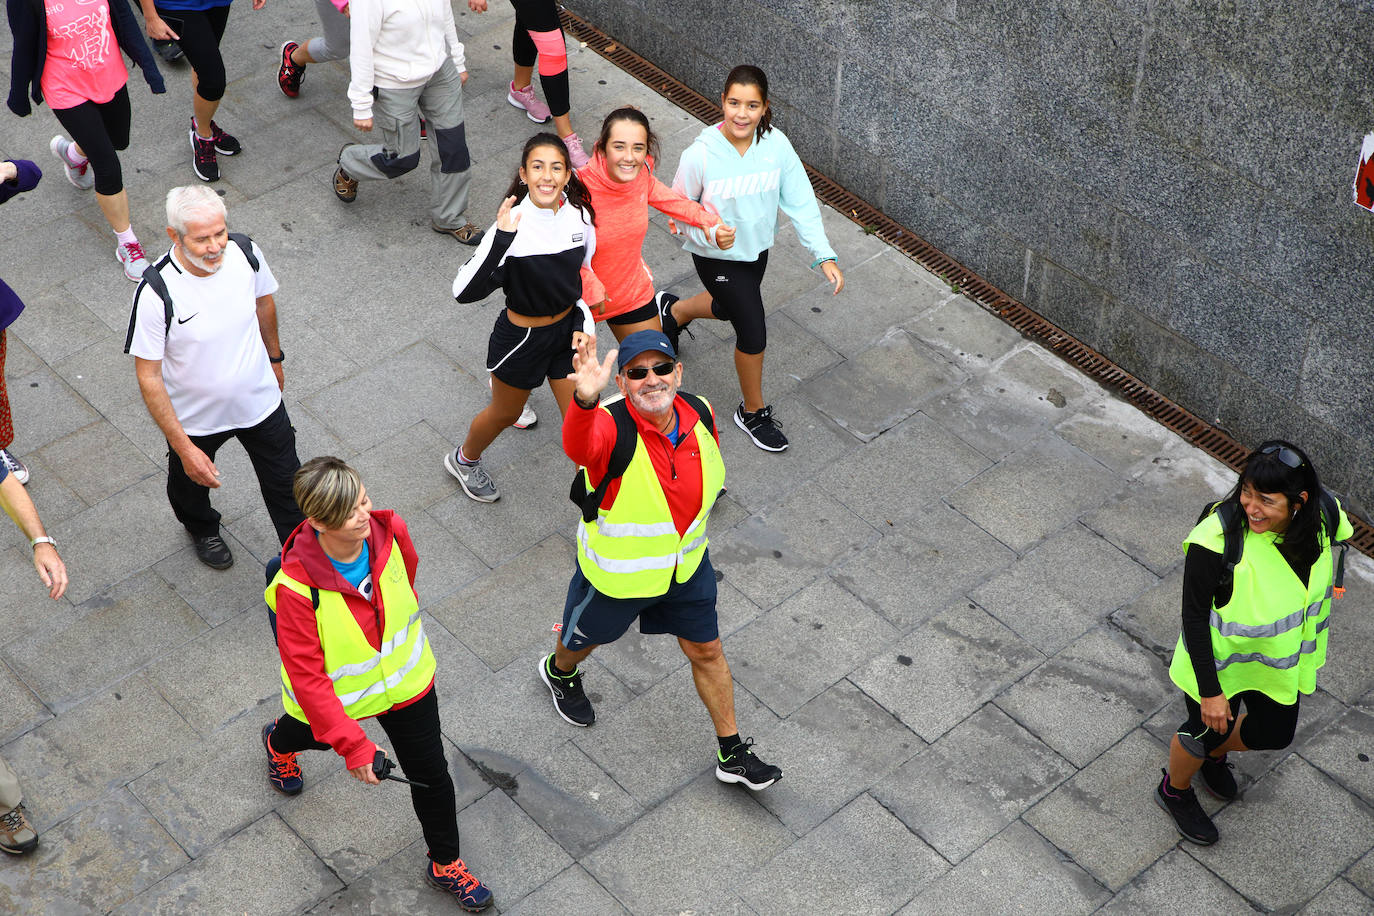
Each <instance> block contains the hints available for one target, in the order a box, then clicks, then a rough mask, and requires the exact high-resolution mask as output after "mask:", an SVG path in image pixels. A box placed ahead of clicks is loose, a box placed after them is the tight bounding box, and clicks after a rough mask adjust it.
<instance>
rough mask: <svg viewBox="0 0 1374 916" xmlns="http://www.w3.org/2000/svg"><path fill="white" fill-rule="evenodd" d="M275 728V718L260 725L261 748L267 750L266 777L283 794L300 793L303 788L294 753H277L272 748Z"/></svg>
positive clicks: (302, 780)
mask: <svg viewBox="0 0 1374 916" xmlns="http://www.w3.org/2000/svg"><path fill="white" fill-rule="evenodd" d="M276 730H277V720H276V719H273V720H272V721H271V722H268V723H267V724H266V725H264V726H263V727H262V749H263V750H265V751H267V779H268V781H269V782H271V783H272V788H274V789H276V790H277V791H278V792H280V793H282V794H283V795H300V794H301V789H304V788H305V780H304V779H302V778H301V765H300V764H299V763H298V762H297V760H296V757H297V756H298V755H296V754H278V753H277V752H276V751H274V750H272V732H274V731H276Z"/></svg>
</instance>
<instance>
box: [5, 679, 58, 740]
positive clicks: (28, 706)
mask: <svg viewBox="0 0 1374 916" xmlns="http://www.w3.org/2000/svg"><path fill="white" fill-rule="evenodd" d="M0 690H3V691H4V695H5V706H4V708H2V709H0V742H4V741H8V740H9V739H11V738H13V737H15V736H17V735H19V734H20V733H22V732H26V731H28V730H29V729H31V728H33V727H34V726H36V725H40V724H42V723H43V722H46V721H47V720H48V719H51V718H52V713H51V712H49V711H48V707H46V706H44V705H43V703H42V701H41V700H39V699H38V697H36V696H34V693H33V691H32V690H30V689H29V688H28V685H26V684H25V683H24V682H23V681H22V680H20V679H19V678H18V676H16V675H15V673H14V671H13V669H11V668H10V666H9V665H6V664H3V663H0Z"/></svg>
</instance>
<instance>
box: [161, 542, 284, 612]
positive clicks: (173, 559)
mask: <svg viewBox="0 0 1374 916" xmlns="http://www.w3.org/2000/svg"><path fill="white" fill-rule="evenodd" d="M220 536H221V537H223V538H224V543H225V544H227V545H228V546H229V549H230V550H231V551H233V553H234V557H235V562H234V565H233V566H231V567H229V568H228V569H211V568H210V567H208V566H206V565H205V564H204V563H202V562H200V560H199V559H197V558H196V548H195V546H194V545H192V544H189V543H188V544H187V545H186V546H185V547H183V548H182V549H181V550H178V551H177V552H176V553H173V554H172V555H171V556H169V557H167V558H166V559H165V560H162V561H160V562H158V563H156V564H155V565H154V566H153V571H154V572H156V573H157V574H158V576H160V577H161V578H162V580H163V581H164V582H166V583H167V585H168V586H170V587H171V588H172V590H173V591H175V592H176V593H177V595H178V596H179V597H180V598H181V600H182V601H185V602H186V603H187V604H189V605H190V606H191V607H192V608H193V609H194V610H195V612H196V613H197V614H199V615H200V617H201V619H202V620H204V621H205V622H206V623H208V624H210V625H211V626H219V625H220V624H222V623H224V622H225V621H227V620H230V619H232V618H234V617H236V616H238V615H239V614H240V613H241V612H242V611H245V610H247V609H249V608H253V609H256V610H258V611H259V612H261V615H262V617H261V619H262V624H263V626H264V627H266V626H267V604H266V602H265V601H264V600H263V596H262V593H263V585H264V581H263V580H264V578H265V573H264V571H263V567H262V565H261V564H259V563H258V562H257V561H256V558H255V557H254V556H253V555H252V554H251V553H249V551H248V548H247V547H244V546H243V545H242V544H240V543H239V542H238V541H237V540H236V539H235V538H234V536H233V535H232V534H230V533H229V532H227V531H223V530H222V529H221V534H220Z"/></svg>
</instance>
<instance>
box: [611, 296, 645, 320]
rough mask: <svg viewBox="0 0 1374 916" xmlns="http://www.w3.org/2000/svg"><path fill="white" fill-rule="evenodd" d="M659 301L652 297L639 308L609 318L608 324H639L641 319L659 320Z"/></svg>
mask: <svg viewBox="0 0 1374 916" xmlns="http://www.w3.org/2000/svg"><path fill="white" fill-rule="evenodd" d="M657 318H658V303H657V302H655V301H654V300H652V299H650V300H649V301H648V302H647V303H645V304H644V305H641V306H640V307H639V308H637V309H630V310H629V311H628V312H625V313H624V314H623V315H616V316H615V317H614V318H607V319H606V323H607V324H638V323H639V322H641V321H650V320H657Z"/></svg>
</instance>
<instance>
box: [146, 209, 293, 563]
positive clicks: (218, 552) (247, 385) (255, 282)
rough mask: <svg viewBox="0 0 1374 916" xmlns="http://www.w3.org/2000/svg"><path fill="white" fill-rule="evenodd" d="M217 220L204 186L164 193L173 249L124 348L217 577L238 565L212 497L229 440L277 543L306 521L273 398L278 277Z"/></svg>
mask: <svg viewBox="0 0 1374 916" xmlns="http://www.w3.org/2000/svg"><path fill="white" fill-rule="evenodd" d="M225 218H226V213H225V209H224V201H222V200H221V199H220V197H219V195H217V194H216V193H215V192H214V191H212V190H210V189H209V188H206V187H204V186H195V187H183V188H173V189H172V190H171V191H170V192H168V194H167V223H168V226H167V235H168V236H170V237H171V239H172V242H173V245H172V250H171V251H169V252H167V254H166V255H164V256H163V257H161V258H159V259H158V261H157V263H156V265H155V267H156V268H157V271H156V276H155V277H152V278H145V279H144V280H143V282H141V283H139V285H138V289H137V290H135V291H134V307H133V314H132V315H131V316H130V318H129V337H128V340H127V341H126V342H125V345H124V350H125V352H126V353H131V354H132V355H133V357H134V364H135V367H136V371H137V374H138V387H139V390H140V391H141V392H142V393H143V402H144V403H145V404H146V405H148V413H150V414H152V417H153V419H154V420H155V421H156V422H157V425H158V426H159V427H160V428H161V429H162V434H163V435H164V436H166V437H167V446H168V452H167V498H168V500H169V501H170V502H171V504H172V511H173V512H174V513H176V517H177V520H178V521H180V522H181V523H182V524H183V525H185V526H186V530H187V531H189V532H190V534H191V538H192V539H193V540H194V541H195V548H196V556H197V557H198V558H199V559H200V561H201V562H202V563H204V564H205V565H207V566H211V567H213V568H215V569H228V568H229V567H230V566H232V565H233V563H234V557H233V554H232V553H230V551H229V545H227V544H225V543H224V540H223V538H221V537H220V533H219V521H220V516H219V513H218V512H216V511H215V510H214V508H213V507H211V505H210V488H211V487H218V486H219V470H218V469H217V468H216V467H215V463H214V458H215V452H216V451H218V450H219V447H220V446H221V445H223V444H224V443H225V442H227V441H228V440H229V439H231V438H237V439H238V440H239V443H240V444H241V445H242V446H243V448H244V451H246V452H247V453H248V457H249V458H250V459H251V460H252V462H253V470H254V471H256V472H257V476H258V484H259V486H260V487H261V488H262V496H263V500H264V501H265V502H266V503H267V512H268V514H269V515H271V517H272V524H273V526H274V527H275V528H276V529H277V537H278V539H280V540H281V541H282V542H285V541H286V537H287V535H289V534H290V533H291V531H292V530H293V529H294V528H295V527H296V526H297V525H298V524H300V522H301V521H303V520H304V516H302V515H301V511H300V509H299V508H297V506H296V500H295V497H293V496H292V494H291V479H292V475H294V474H295V472H296V469H297V468H298V467H300V465H301V462H300V458H298V457H297V456H296V431H295V429H294V428H293V427H292V426H291V420H290V418H289V417H288V416H287V415H286V405H285V404H284V403H282V398H281V392H282V388H283V387H284V385H285V376H284V375H283V373H282V362H283V361H284V359H285V355H284V354H283V353H282V349H281V344H280V342H279V341H278V339H277V306H276V302H275V301H274V300H273V298H272V294H273V293H275V292H276V291H277V280H276V278H275V277H273V276H272V271H271V270H270V269H269V268H268V266H267V261H266V260H265V259H264V258H263V255H262V251H261V250H260V249H259V248H258V246H257V244H256V243H253V242H251V241H250V240H248V239H247V238H246V237H243V236H237V237H235V238H234V239H231V238H230V237H229V231H228V227H227V226H226V224H225ZM159 279H160V281H161V284H162V286H164V287H165V292H166V294H167V300H164V298H163V296H162V295H161V293H160V291H159V289H158V288H157V286H158V284H157V281H158V280H159ZM150 281H151V282H150ZM168 300H169V301H170V303H171V308H170V310H169V309H168V306H167V301H168Z"/></svg>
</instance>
